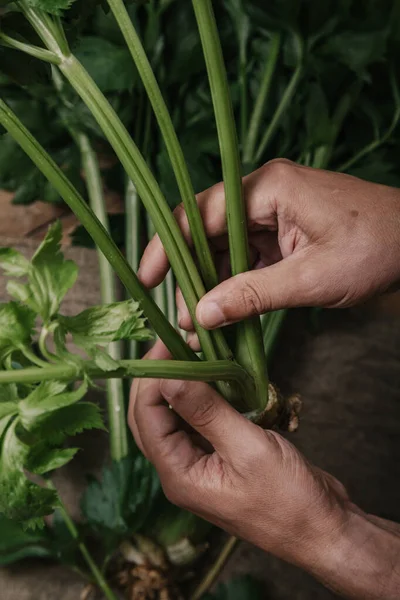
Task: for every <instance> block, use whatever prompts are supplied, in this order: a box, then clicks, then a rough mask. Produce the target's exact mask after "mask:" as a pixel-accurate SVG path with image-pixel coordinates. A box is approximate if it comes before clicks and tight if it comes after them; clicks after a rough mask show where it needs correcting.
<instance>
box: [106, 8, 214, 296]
mask: <svg viewBox="0 0 400 600" xmlns="http://www.w3.org/2000/svg"><path fill="white" fill-rule="evenodd" d="M107 2H108V4H109V6H110V8H111V10H112V12H113V14H114V17H115V19H116V21H117V23H118V25H119V27H120V30H121V33H122V35H123V36H124V38H125V41H126V44H127V46H128V48H129V50H130V53H131V55H132V58H133V60H134V62H135V65H136V67H137V70H138V72H139V75H140V78H141V80H142V82H143V85H144V87H145V89H146V92H147V95H148V97H149V100H150V102H151V105H152V107H153V110H154V114H155V116H156V119H157V122H158V125H159V127H160V130H161V133H162V136H163V139H164V142H165V146H166V149H167V152H168V155H169V157H170V160H171V165H172V168H173V171H174V173H175V177H176V181H177V183H178V187H179V191H180V195H181V198H182V201H183V204H184V206H185V210H186V215H187V218H188V221H189V225H190V231H191V234H192V237H193V244H194V247H195V250H196V255H197V258H198V262H199V267H200V272H201V274H202V277H203V280H204V283H205V286H206V288H207V289H211V288H213V287H215V286H216V285H217V284H218V276H217V271H216V268H215V265H214V261H213V257H212V254H211V251H210V248H209V245H208V241H207V236H206V234H205V231H204V226H203V221H202V218H201V214H200V211H199V207H198V205H197V202H196V198H195V193H194V189H193V185H192V181H191V178H190V175H189V171H188V168H187V164H186V161H185V157H184V155H183V152H182V148H181V146H180V143H179V140H178V137H177V135H176V132H175V129H174V126H173V123H172V119H171V116H170V114H169V111H168V108H167V105H166V103H165V101H164V98H163V96H162V93H161V90H160V88H159V85H158V83H157V80H156V77H155V75H154V72H153V70H152V68H151V65H150V62H149V60H148V58H147V56H146V52H145V51H144V48H143V45H142V42H141V41H140V38H139V36H138V34H137V32H136V30H135V27H134V25H133V23H132V21H131V19H130V17H129V14H128V11H127V10H126V8H125V5H124V2H123V1H122V0H107Z"/></svg>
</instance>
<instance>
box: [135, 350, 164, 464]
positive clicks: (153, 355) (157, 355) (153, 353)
mask: <svg viewBox="0 0 400 600" xmlns="http://www.w3.org/2000/svg"><path fill="white" fill-rule="evenodd" d="M169 358H171V355H170V353H169V351H168V349H167V348H166V346H165V345H164V344H163V343H162V342H161V340H158V341H157V342H156V343H155V344H154V346H153V348H152V349H151V350H150V351H149V352H148V353H147V354H146V355H145V356H144V359H148V360H168V359H169ZM140 382H141V379H139V378H135V379H134V380H133V383H132V386H131V390H130V396H129V408H128V425H129V428H130V430H131V432H132V435H133V437H134V438H135V442H136V444H137V446H138V447H139V449H140V450H141V452H142V453H143V454H144V455H146V452H145V448H144V446H143V442H142V438H141V435H140V431H139V429H138V426H137V423H136V419H135V404H136V400H137V397H138V394H139V393H140ZM153 385H154V386H156V388H157V390H158V389H159V381H157V380H153Z"/></svg>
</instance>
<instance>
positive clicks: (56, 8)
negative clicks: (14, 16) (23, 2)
mask: <svg viewBox="0 0 400 600" xmlns="http://www.w3.org/2000/svg"><path fill="white" fill-rule="evenodd" d="M74 1H75V0H28V4H29V6H32V7H33V8H40V10H43V11H44V12H48V13H51V14H53V15H59V14H60V13H61V12H62V11H63V10H65V9H66V8H69V7H70V6H71V4H72V3H73V2H74Z"/></svg>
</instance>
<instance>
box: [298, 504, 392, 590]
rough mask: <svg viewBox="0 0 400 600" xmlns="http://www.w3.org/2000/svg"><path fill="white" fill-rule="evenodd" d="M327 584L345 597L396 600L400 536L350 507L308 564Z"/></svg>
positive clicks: (318, 545) (308, 568) (309, 568)
mask: <svg viewBox="0 0 400 600" xmlns="http://www.w3.org/2000/svg"><path fill="white" fill-rule="evenodd" d="M305 568H306V570H308V571H309V572H310V573H311V574H312V575H314V577H316V578H317V579H319V580H320V581H321V582H322V583H323V584H324V585H325V586H326V587H329V588H330V589H332V590H333V591H335V592H336V593H339V594H341V595H342V596H343V597H345V598H352V599H354V600H355V599H361V598H362V599H363V600H395V599H398V598H399V597H400V536H399V535H398V534H397V533H395V532H393V531H390V530H389V529H386V528H385V529H384V528H382V527H380V526H379V525H377V524H376V523H374V522H372V521H370V520H369V519H368V517H367V515H366V514H364V513H362V512H361V511H358V509H354V510H353V509H351V508H349V509H348V511H347V513H346V518H345V520H344V522H343V526H342V527H341V528H340V530H339V531H335V532H333V534H332V536H331V541H330V542H329V535H328V536H327V537H326V538H325V541H323V542H322V543H320V544H318V543H317V544H316V545H315V552H314V560H313V561H311V562H309V564H308V565H307V566H305Z"/></svg>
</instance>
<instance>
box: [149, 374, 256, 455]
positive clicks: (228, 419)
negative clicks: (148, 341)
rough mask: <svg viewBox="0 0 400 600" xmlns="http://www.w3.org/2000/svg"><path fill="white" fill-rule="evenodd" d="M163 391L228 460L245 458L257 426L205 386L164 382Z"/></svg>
mask: <svg viewBox="0 0 400 600" xmlns="http://www.w3.org/2000/svg"><path fill="white" fill-rule="evenodd" d="M160 390H161V393H162V395H163V396H164V398H165V399H166V400H167V402H168V403H169V404H170V405H171V406H172V407H173V409H174V411H175V412H176V413H177V414H178V415H180V416H181V417H182V419H184V421H186V422H187V423H188V424H189V425H191V426H192V427H193V429H194V430H195V431H197V432H198V433H199V434H200V435H202V436H203V437H204V438H205V439H206V440H207V441H208V442H210V444H211V445H212V446H213V447H214V448H215V450H216V451H217V452H218V453H219V454H221V456H223V457H224V458H225V459H226V460H231V459H232V460H234V457H235V456H239V455H242V454H243V447H246V446H247V445H250V446H251V443H252V440H253V441H254V434H255V430H256V431H257V430H258V427H256V426H255V425H253V424H252V423H250V422H249V421H247V419H246V418H245V417H243V416H242V415H240V414H239V413H238V412H237V411H236V410H235V409H233V408H232V407H231V406H230V405H229V404H228V403H227V402H226V401H225V400H224V399H223V398H222V396H220V395H219V394H218V393H217V392H216V391H215V390H214V389H213V388H211V387H210V386H209V385H207V384H206V383H201V382H188V381H173V380H163V381H162V382H161V386H160ZM238 431H240V436H238ZM248 447H249V446H248Z"/></svg>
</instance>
